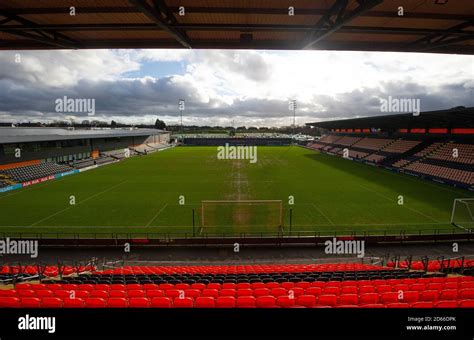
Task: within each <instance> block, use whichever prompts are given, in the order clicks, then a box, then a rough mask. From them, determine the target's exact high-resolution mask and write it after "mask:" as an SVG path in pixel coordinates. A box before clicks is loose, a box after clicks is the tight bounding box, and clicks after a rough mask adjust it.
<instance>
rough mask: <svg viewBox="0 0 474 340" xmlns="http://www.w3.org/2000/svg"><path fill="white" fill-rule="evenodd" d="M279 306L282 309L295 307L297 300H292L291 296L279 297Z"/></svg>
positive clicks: (277, 302)
mask: <svg viewBox="0 0 474 340" xmlns="http://www.w3.org/2000/svg"><path fill="white" fill-rule="evenodd" d="M276 304H277V306H280V307H292V306H294V305H295V299H291V298H290V297H289V296H285V295H282V296H279V297H277V301H276Z"/></svg>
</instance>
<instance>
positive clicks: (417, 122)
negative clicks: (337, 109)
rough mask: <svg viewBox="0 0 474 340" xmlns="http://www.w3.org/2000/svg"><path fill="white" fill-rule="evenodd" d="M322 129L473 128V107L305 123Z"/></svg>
mask: <svg viewBox="0 0 474 340" xmlns="http://www.w3.org/2000/svg"><path fill="white" fill-rule="evenodd" d="M306 125H309V126H316V127H320V128H324V129H367V128H372V127H374V128H380V129H384V130H393V129H407V128H426V129H429V128H451V127H463V128H474V107H468V108H463V107H460V108H453V109H449V110H440V111H428V112H421V113H420V114H419V115H418V116H414V115H413V114H412V113H406V114H395V115H386V116H375V117H363V118H353V119H342V120H332V121H325V122H316V123H307V124H306Z"/></svg>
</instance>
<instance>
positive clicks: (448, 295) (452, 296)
mask: <svg viewBox="0 0 474 340" xmlns="http://www.w3.org/2000/svg"><path fill="white" fill-rule="evenodd" d="M457 297H458V291H457V290H456V289H447V290H442V291H441V292H440V294H439V299H440V300H443V301H448V300H456V298H457Z"/></svg>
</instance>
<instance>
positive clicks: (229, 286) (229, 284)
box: [222, 282, 237, 289]
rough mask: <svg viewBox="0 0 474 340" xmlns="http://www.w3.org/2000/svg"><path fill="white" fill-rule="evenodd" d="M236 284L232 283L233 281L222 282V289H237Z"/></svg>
mask: <svg viewBox="0 0 474 340" xmlns="http://www.w3.org/2000/svg"><path fill="white" fill-rule="evenodd" d="M236 286H237V285H236V284H235V283H232V282H224V283H223V284H222V289H235V288H236Z"/></svg>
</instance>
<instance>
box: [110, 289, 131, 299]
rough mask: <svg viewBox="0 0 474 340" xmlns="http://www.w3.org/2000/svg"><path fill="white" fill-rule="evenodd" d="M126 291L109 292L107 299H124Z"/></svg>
mask: <svg viewBox="0 0 474 340" xmlns="http://www.w3.org/2000/svg"><path fill="white" fill-rule="evenodd" d="M127 296H128V295H127V291H125V290H111V291H110V292H109V298H126V297H127Z"/></svg>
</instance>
